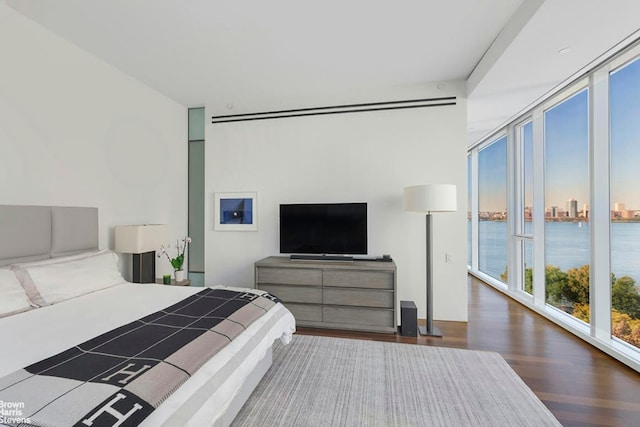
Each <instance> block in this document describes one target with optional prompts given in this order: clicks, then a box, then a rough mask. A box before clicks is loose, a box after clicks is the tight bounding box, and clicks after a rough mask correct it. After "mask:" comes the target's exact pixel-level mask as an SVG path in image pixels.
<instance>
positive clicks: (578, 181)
mask: <svg viewBox="0 0 640 427" xmlns="http://www.w3.org/2000/svg"><path fill="white" fill-rule="evenodd" d="M588 131H589V115H588V90H587V89H585V90H582V91H581V92H578V93H577V94H575V95H573V96H572V97H571V98H569V99H567V100H565V101H563V102H561V103H560V104H557V105H555V106H554V107H552V108H551V109H549V110H547V111H545V113H544V146H545V159H544V160H545V251H544V252H545V286H546V301H547V303H549V304H551V305H553V306H555V307H557V308H559V309H560V310H562V311H564V312H566V313H568V314H571V315H573V316H574V317H577V318H578V319H580V320H583V321H585V322H589V262H590V258H589V256H590V238H589V222H588V221H587V218H586V216H585V214H584V211H585V209H588V208H585V207H584V206H586V203H587V201H588V200H589V174H588V171H589V135H588Z"/></svg>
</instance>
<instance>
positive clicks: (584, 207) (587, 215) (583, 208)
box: [582, 203, 589, 218]
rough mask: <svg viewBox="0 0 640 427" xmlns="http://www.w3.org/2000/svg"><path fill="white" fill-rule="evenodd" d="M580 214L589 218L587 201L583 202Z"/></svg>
mask: <svg viewBox="0 0 640 427" xmlns="http://www.w3.org/2000/svg"><path fill="white" fill-rule="evenodd" d="M582 215H584V217H585V218H589V203H585V204H584V206H583V207H582Z"/></svg>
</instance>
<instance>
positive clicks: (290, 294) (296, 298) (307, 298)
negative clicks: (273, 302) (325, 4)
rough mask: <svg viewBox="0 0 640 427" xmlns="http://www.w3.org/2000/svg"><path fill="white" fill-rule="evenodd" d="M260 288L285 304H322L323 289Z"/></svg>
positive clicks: (276, 286)
mask: <svg viewBox="0 0 640 427" xmlns="http://www.w3.org/2000/svg"><path fill="white" fill-rule="evenodd" d="M258 288H259V289H261V290H263V291H267V292H269V293H270V294H273V295H275V296H277V297H278V298H280V299H281V300H282V301H285V302H309V303H317V304H320V303H322V288H314V287H310V286H291V285H263V284H260V285H258Z"/></svg>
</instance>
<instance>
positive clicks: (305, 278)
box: [256, 267, 322, 286]
mask: <svg viewBox="0 0 640 427" xmlns="http://www.w3.org/2000/svg"><path fill="white" fill-rule="evenodd" d="M256 276H257V277H256V281H257V282H258V283H280V284H286V285H311V286H321V285H322V271H321V270H310V269H303V268H270V267H258V269H257V271H256Z"/></svg>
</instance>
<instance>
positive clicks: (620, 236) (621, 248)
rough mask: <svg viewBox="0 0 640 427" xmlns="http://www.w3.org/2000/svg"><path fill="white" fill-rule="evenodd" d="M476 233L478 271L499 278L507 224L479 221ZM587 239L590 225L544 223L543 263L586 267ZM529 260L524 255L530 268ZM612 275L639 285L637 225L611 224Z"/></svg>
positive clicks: (639, 229) (504, 257)
mask: <svg viewBox="0 0 640 427" xmlns="http://www.w3.org/2000/svg"><path fill="white" fill-rule="evenodd" d="M526 226H527V227H530V226H531V223H526ZM479 233H480V235H479V237H480V242H479V246H480V247H479V249H478V255H479V257H478V260H479V268H480V270H481V271H483V272H485V273H487V274H490V275H491V276H494V277H499V276H500V274H502V273H503V272H504V270H505V267H506V265H507V223H506V222H504V221H480V222H479ZM589 239H590V236H589V223H586V222H583V223H578V222H547V223H545V263H546V264H547V265H549V264H550V265H555V266H557V267H559V268H560V269H561V270H563V271H567V270H568V269H570V268H575V267H580V266H582V265H585V264H589V261H590V256H591V255H590V247H589V246H590V245H589ZM531 256H532V254H531V253H528V254H527V258H529V259H525V262H526V263H527V265H533V263H532V260H531ZM611 271H612V272H613V273H614V274H615V275H616V277H622V276H630V277H633V278H634V279H635V281H636V283H637V284H640V223H635V222H618V223H613V224H611Z"/></svg>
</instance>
